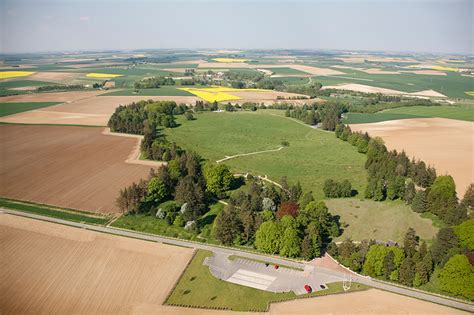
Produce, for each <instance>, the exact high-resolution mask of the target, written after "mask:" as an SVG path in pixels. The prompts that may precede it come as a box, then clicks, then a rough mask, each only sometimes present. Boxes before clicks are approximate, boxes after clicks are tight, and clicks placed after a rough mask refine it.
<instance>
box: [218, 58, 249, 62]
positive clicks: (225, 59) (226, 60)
mask: <svg viewBox="0 0 474 315" xmlns="http://www.w3.org/2000/svg"><path fill="white" fill-rule="evenodd" d="M212 60H214V61H217V62H246V61H248V60H249V59H244V58H214V59H212Z"/></svg>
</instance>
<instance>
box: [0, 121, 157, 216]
mask: <svg viewBox="0 0 474 315" xmlns="http://www.w3.org/2000/svg"><path fill="white" fill-rule="evenodd" d="M102 132H103V128H87V127H62V126H36V125H35V126H27V125H0V146H1V148H2V149H1V151H0V152H1V161H2V163H0V176H1V184H0V196H2V197H6V198H11V199H19V200H25V201H31V202H36V203H42V204H50V205H55V206H59V207H65V208H73V209H81V210H86V211H92V212H100V213H111V212H118V208H117V206H116V205H115V200H116V198H117V196H118V194H119V191H120V189H122V188H124V187H125V186H128V185H130V184H131V183H133V182H138V181H139V180H140V178H145V177H146V176H147V175H148V173H149V171H150V166H146V165H136V164H130V163H126V162H125V161H126V160H127V159H129V156H130V154H131V153H132V152H133V151H134V148H135V147H136V146H137V145H138V141H139V139H137V138H131V137H117V136H111V135H104V134H102Z"/></svg>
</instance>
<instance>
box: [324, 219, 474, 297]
mask: <svg viewBox="0 0 474 315" xmlns="http://www.w3.org/2000/svg"><path fill="white" fill-rule="evenodd" d="M473 229H474V219H470V220H468V221H464V222H463V223H461V224H460V225H457V226H454V227H447V228H442V229H440V230H439V231H438V233H437V235H436V237H435V239H434V241H433V244H432V246H431V247H428V245H427V243H426V242H425V241H422V242H420V239H419V237H418V236H417V235H416V232H415V230H414V229H412V228H410V229H408V231H407V232H406V234H405V237H404V240H403V245H402V246H398V244H387V243H376V241H374V240H363V241H361V242H360V243H354V242H353V241H352V240H350V239H346V240H345V241H344V242H342V243H341V244H339V245H336V244H335V243H331V244H329V246H328V253H329V254H330V255H331V256H333V257H335V258H336V259H337V260H338V261H339V262H341V263H342V264H343V265H345V266H346V267H348V268H350V269H351V270H353V271H355V272H360V273H362V274H364V275H368V276H371V277H374V278H379V279H383V280H387V281H392V282H396V283H400V284H403V285H406V286H409V287H419V288H421V289H430V284H428V283H429V282H430V283H431V285H433V286H435V287H438V288H439V289H441V290H443V291H444V292H447V293H449V294H452V295H454V296H458V297H462V298H467V299H469V300H474V291H472V283H474V267H473V265H472V261H473V260H474V256H473V254H472V251H473V250H474V238H473V234H472V231H473Z"/></svg>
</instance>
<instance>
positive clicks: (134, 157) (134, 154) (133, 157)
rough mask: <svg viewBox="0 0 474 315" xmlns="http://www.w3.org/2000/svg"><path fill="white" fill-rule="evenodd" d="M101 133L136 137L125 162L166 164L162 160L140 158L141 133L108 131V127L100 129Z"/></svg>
mask: <svg viewBox="0 0 474 315" xmlns="http://www.w3.org/2000/svg"><path fill="white" fill-rule="evenodd" d="M102 134H103V135H106V136H115V137H124V138H135V139H137V142H136V144H135V146H134V147H133V150H132V151H131V152H130V154H129V155H128V157H127V159H126V160H125V163H128V164H138V165H148V166H154V167H161V166H163V165H166V162H162V161H152V160H140V154H141V149H140V147H141V143H142V140H143V136H142V135H134V134H130V133H121V132H112V131H110V128H104V130H103V131H102Z"/></svg>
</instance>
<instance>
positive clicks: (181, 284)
mask: <svg viewBox="0 0 474 315" xmlns="http://www.w3.org/2000/svg"><path fill="white" fill-rule="evenodd" d="M211 255H212V253H211V252H208V251H204V250H198V251H197V253H196V255H195V257H194V258H193V260H192V261H191V263H190V264H189V266H188V268H187V269H186V270H185V271H184V273H183V275H182V276H181V278H180V279H179V281H178V283H177V285H176V287H175V289H174V290H173V292H171V294H170V296H169V297H168V299H167V300H166V302H165V304H168V305H186V306H193V307H201V308H224V309H229V310H233V311H260V312H263V311H266V310H268V306H269V303H271V302H274V301H284V300H292V299H296V298H298V297H297V296H296V295H295V294H294V293H293V292H287V293H272V292H266V291H262V290H257V289H253V288H249V287H245V286H241V285H237V284H233V283H229V282H225V281H223V280H219V279H217V278H215V277H214V276H213V275H211V273H210V272H209V267H207V266H204V265H203V261H204V259H205V258H206V257H209V256H211ZM367 288H368V287H367V286H364V285H360V284H357V283H353V284H352V287H351V289H350V291H360V290H365V289H367ZM342 292H344V291H343V288H342V283H341V282H336V283H331V284H329V285H328V289H326V290H323V291H316V292H314V293H312V294H311V296H322V295H329V294H335V293H342ZM307 296H308V295H303V296H302V297H307Z"/></svg>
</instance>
